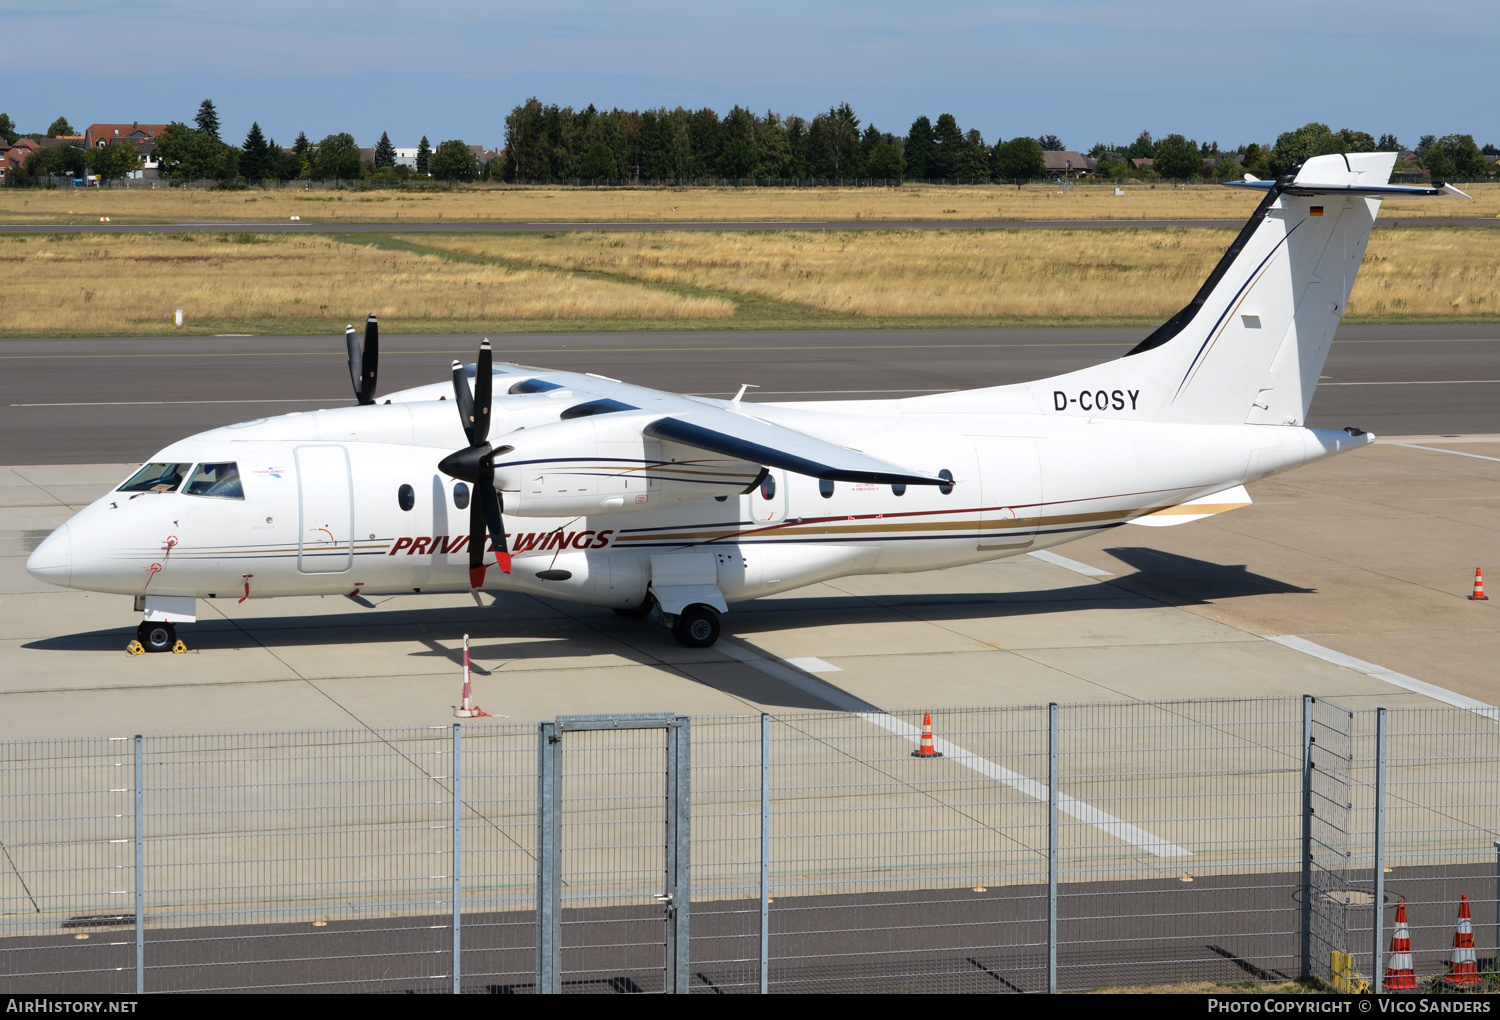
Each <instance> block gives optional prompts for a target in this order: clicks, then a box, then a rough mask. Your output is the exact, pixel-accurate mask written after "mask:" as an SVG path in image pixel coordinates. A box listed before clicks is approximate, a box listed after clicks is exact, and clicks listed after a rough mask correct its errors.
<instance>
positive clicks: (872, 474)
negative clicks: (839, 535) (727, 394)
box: [642, 408, 949, 485]
mask: <svg viewBox="0 0 1500 1020" xmlns="http://www.w3.org/2000/svg"><path fill="white" fill-rule="evenodd" d="M642 431H643V432H644V433H645V434H646V435H648V436H651V437H652V438H653V439H662V440H666V441H668V442H673V443H681V444H682V445H683V446H691V447H695V448H697V449H699V450H707V451H709V452H710V453H717V454H720V455H722V456H725V457H734V458H737V459H739V460H745V461H749V462H751V463H753V464H762V465H764V466H766V467H777V468H783V469H784V470H787V471H794V472H796V473H797V474H799V475H810V476H812V477H813V478H826V479H830V480H832V481H836V482H872V483H875V484H878V485H946V484H948V483H949V481H948V479H946V478H936V477H932V476H928V475H919V474H915V473H913V472H911V471H908V470H906V469H905V468H902V467H898V466H897V465H895V464H891V463H889V462H887V461H883V460H880V459H879V458H878V457H871V456H870V455H869V454H866V453H860V452H859V451H858V450H851V449H849V448H848V447H846V446H839V445H838V444H837V443H830V442H828V441H827V440H824V439H818V438H816V437H814V436H810V435H807V434H806V433H805V432H798V431H796V430H795V429H789V428H786V427H785V426H782V425H773V424H771V423H770V422H767V421H762V420H761V419H759V418H752V417H750V416H749V415H746V414H736V413H735V412H733V411H727V410H725V411H720V410H716V409H712V408H703V409H701V410H697V409H695V410H692V411H688V412H685V413H682V414H674V415H670V416H668V417H665V418H657V419H656V420H655V421H652V422H650V423H648V424H647V425H646V426H645V427H644V428H643V429H642Z"/></svg>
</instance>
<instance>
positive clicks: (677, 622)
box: [615, 595, 720, 648]
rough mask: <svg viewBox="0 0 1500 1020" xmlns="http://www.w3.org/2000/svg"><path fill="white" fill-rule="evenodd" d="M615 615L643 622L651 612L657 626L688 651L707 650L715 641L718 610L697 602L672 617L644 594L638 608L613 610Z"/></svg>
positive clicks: (717, 626) (718, 628)
mask: <svg viewBox="0 0 1500 1020" xmlns="http://www.w3.org/2000/svg"><path fill="white" fill-rule="evenodd" d="M615 612H616V613H618V614H619V615H621V616H623V617H625V618H626V619H627V620H643V619H645V618H646V617H648V616H651V615H652V614H653V613H654V614H656V617H657V619H658V621H659V622H660V623H661V625H662V626H664V627H666V628H667V629H669V630H670V631H671V632H672V636H673V637H674V638H676V639H677V643H678V644H680V645H686V646H687V647H688V648H707V647H709V646H710V645H712V644H713V643H714V642H715V641H718V640H719V630H720V627H719V611H718V610H717V609H715V608H714V607H713V606H706V605H704V604H703V603H701V602H699V603H695V604H694V605H691V606H688V607H686V608H685V609H683V611H682V612H680V613H678V614H676V615H675V616H674V615H672V614H671V613H663V612H662V611H661V607H660V606H658V605H657V603H656V599H654V598H652V597H651V596H649V595H648V596H647V597H646V601H644V602H642V603H641V604H640V605H638V606H629V607H625V608H619V607H617V608H616V609H615Z"/></svg>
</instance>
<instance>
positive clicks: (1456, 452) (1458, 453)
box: [1391, 443, 1500, 464]
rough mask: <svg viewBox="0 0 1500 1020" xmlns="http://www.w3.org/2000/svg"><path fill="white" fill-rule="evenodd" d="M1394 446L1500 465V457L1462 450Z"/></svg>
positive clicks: (1413, 445) (1406, 444)
mask: <svg viewBox="0 0 1500 1020" xmlns="http://www.w3.org/2000/svg"><path fill="white" fill-rule="evenodd" d="M1391 445H1392V446H1404V447H1406V448H1407V449H1408V450H1427V451H1428V452H1430V453H1450V454H1452V455H1453V456H1455V457H1472V458H1474V459H1475V460H1492V461H1495V462H1496V463H1497V464H1500V457H1486V456H1484V455H1483V454H1481V453H1464V452H1463V451H1462V450H1443V449H1440V448H1438V447H1436V446H1418V445H1417V444H1416V443H1392V444H1391Z"/></svg>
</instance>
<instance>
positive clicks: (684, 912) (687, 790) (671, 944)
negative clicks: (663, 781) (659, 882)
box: [667, 715, 692, 995]
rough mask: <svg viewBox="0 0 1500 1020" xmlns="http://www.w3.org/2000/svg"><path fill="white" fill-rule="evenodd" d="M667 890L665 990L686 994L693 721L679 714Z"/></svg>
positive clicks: (670, 745)
mask: <svg viewBox="0 0 1500 1020" xmlns="http://www.w3.org/2000/svg"><path fill="white" fill-rule="evenodd" d="M667 768H668V772H667V882H668V888H667V893H668V895H669V896H670V897H671V903H672V914H671V918H670V920H669V922H668V924H669V927H668V929H667V941H668V952H667V960H668V966H669V971H668V973H667V991H668V992H669V993H674V994H677V995H686V994H688V993H689V992H690V991H691V990H692V988H691V971H690V969H689V959H690V957H691V952H692V942H691V940H690V921H691V910H692V871H691V863H692V861H691V853H692V830H691V825H692V790H691V787H690V778H691V768H692V721H691V720H690V719H689V718H688V717H687V716H685V715H679V716H677V717H676V718H675V719H673V720H672V723H671V724H670V725H668V726H667Z"/></svg>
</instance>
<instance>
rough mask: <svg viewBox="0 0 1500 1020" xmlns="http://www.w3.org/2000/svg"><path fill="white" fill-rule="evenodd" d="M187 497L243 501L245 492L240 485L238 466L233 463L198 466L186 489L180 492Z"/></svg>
mask: <svg viewBox="0 0 1500 1020" xmlns="http://www.w3.org/2000/svg"><path fill="white" fill-rule="evenodd" d="M182 491H183V492H186V493H187V494H188V495H189V496H213V497H214V498H216V499H244V498H245V490H244V487H243V486H241V485H240V466H239V465H238V464H236V463H235V462H234V461H229V462H227V463H223V464H199V465H198V470H197V471H194V472H193V477H192V478H190V479H188V483H187V488H186V489H183V490H182Z"/></svg>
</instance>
